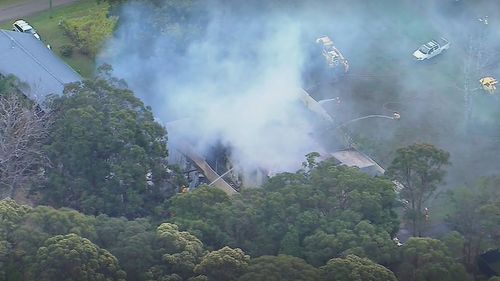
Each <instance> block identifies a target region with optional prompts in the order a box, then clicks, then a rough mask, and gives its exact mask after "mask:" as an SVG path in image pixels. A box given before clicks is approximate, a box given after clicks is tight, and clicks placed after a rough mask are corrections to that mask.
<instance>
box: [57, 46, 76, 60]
mask: <svg viewBox="0 0 500 281" xmlns="http://www.w3.org/2000/svg"><path fill="white" fill-rule="evenodd" d="M73 48H74V47H73V46H72V45H69V44H67V45H62V46H61V47H60V48H59V49H60V51H61V55H62V56H63V57H71V56H72V55H73Z"/></svg>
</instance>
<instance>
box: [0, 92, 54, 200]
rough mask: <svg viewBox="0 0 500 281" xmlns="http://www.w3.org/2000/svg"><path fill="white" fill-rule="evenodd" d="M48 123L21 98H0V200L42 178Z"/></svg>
mask: <svg viewBox="0 0 500 281" xmlns="http://www.w3.org/2000/svg"><path fill="white" fill-rule="evenodd" d="M50 120H51V118H50V114H47V113H44V112H42V111H41V110H40V109H39V108H38V107H37V105H36V104H31V103H30V102H29V101H28V100H26V99H24V97H22V96H21V95H19V94H15V93H10V94H1V95H0V198H5V197H13V196H14V193H15V191H16V189H17V188H19V187H23V186H25V185H26V184H27V183H29V182H30V181H32V180H36V179H37V178H39V177H42V176H43V167H45V166H46V165H48V164H49V161H48V158H47V157H46V156H45V154H44V153H43V150H42V145H43V142H44V140H45V139H46V137H47V134H48V126H49V125H50V122H51V121H50Z"/></svg>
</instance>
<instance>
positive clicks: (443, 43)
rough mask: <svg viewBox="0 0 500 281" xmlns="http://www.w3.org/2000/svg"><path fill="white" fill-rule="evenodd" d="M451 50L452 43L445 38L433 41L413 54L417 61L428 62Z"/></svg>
mask: <svg viewBox="0 0 500 281" xmlns="http://www.w3.org/2000/svg"><path fill="white" fill-rule="evenodd" d="M448 48H450V42H448V40H446V39H444V38H442V37H441V38H439V39H438V40H431V41H429V42H427V43H425V44H423V45H422V46H420V48H418V50H416V51H415V52H413V56H414V57H415V58H416V59H417V60H426V59H430V58H433V57H435V56H437V55H439V54H441V53H442V52H443V51H444V50H447V49H448Z"/></svg>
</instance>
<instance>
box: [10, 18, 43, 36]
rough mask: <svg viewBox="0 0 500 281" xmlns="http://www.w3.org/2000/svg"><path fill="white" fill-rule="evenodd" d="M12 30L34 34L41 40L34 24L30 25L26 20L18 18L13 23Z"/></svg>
mask: <svg viewBox="0 0 500 281" xmlns="http://www.w3.org/2000/svg"><path fill="white" fill-rule="evenodd" d="M12 31H17V32H23V33H29V34H31V35H33V36H34V37H35V38H36V39H38V40H40V35H38V33H37V32H36V29H34V28H33V26H31V25H29V24H28V22H26V21H25V20H16V21H15V22H14V23H13V24H12Z"/></svg>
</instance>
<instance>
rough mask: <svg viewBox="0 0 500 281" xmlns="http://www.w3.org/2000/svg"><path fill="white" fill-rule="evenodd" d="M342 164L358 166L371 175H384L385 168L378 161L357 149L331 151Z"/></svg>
mask: <svg viewBox="0 0 500 281" xmlns="http://www.w3.org/2000/svg"><path fill="white" fill-rule="evenodd" d="M331 155H332V156H333V157H334V158H335V159H336V160H337V161H339V162H340V163H341V164H343V165H346V166H349V167H358V168H359V169H360V170H361V171H363V172H365V173H367V174H370V175H382V174H384V172H385V170H384V169H383V168H382V167H380V165H379V164H377V162H375V161H373V160H372V159H371V158H370V157H368V156H367V155H365V154H363V153H361V152H360V151H357V150H355V149H346V150H341V151H336V152H333V153H331Z"/></svg>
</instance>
